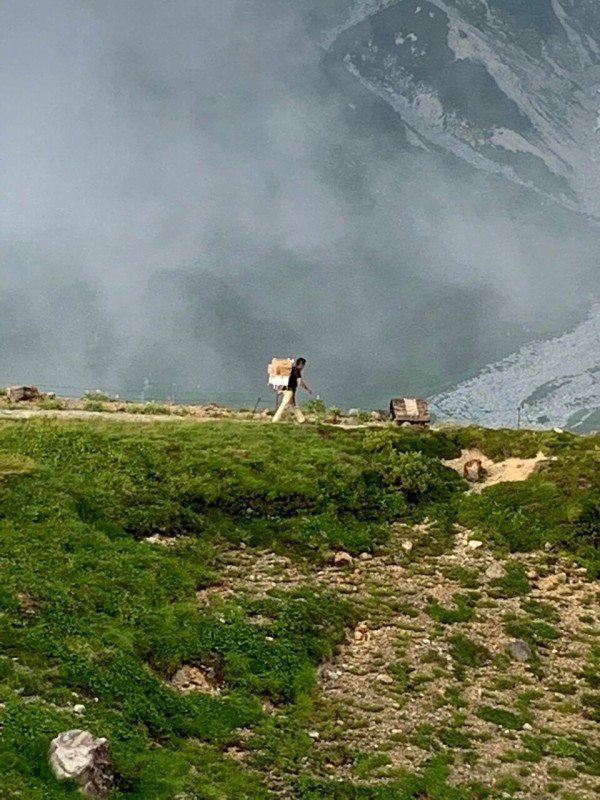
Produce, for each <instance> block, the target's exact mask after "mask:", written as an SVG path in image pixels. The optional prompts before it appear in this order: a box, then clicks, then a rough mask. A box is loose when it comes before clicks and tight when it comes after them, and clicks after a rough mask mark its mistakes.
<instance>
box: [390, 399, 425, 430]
mask: <svg viewBox="0 0 600 800" xmlns="http://www.w3.org/2000/svg"><path fill="white" fill-rule="evenodd" d="M390 416H391V418H392V419H393V420H394V422H396V423H397V424H398V425H403V424H404V423H408V424H410V425H429V423H430V422H431V413H430V411H429V404H428V403H427V400H423V399H422V398H420V397H419V398H414V397H396V398H394V399H392V400H390Z"/></svg>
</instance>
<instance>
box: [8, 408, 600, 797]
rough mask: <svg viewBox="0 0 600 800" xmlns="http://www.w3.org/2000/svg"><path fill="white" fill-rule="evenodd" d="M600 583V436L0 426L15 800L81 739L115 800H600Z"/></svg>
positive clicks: (32, 792) (50, 781)
mask: <svg viewBox="0 0 600 800" xmlns="http://www.w3.org/2000/svg"><path fill="white" fill-rule="evenodd" d="M468 448H479V449H480V450H481V451H482V452H484V453H486V455H488V456H489V457H490V458H493V459H495V460H502V459H504V458H507V457H509V456H518V457H522V458H530V457H532V456H534V455H536V454H537V453H538V452H539V451H540V450H541V451H543V452H544V454H545V455H547V456H548V459H549V460H548V461H547V462H543V463H542V464H541V465H540V466H539V468H538V470H537V471H536V472H535V474H533V475H531V476H530V477H529V478H528V479H527V480H525V481H522V482H519V483H503V484H498V485H495V486H491V487H489V488H487V489H484V490H483V491H482V492H480V493H472V492H469V491H468V489H469V486H468V484H466V483H465V482H464V481H462V480H461V478H460V477H459V475H458V474H457V473H456V472H454V471H453V470H451V469H448V468H447V467H445V466H444V465H443V463H442V461H443V460H446V459H452V458H456V457H457V456H459V455H460V453H461V451H462V450H463V449H468ZM551 459H554V460H551ZM473 540H479V541H480V542H481V543H482V544H481V546H477V547H471V544H472V543H473ZM339 550H344V551H347V552H348V553H350V554H351V555H352V556H353V557H354V563H353V564H352V565H350V566H348V567H345V568H337V567H334V566H332V563H331V562H332V556H333V554H334V553H335V552H336V551H339ZM492 566H493V567H495V568H496V572H493V571H490V568H491V567H492ZM584 570H585V572H584ZM488 572H489V575H488V574H487V573H488ZM599 573H600V438H599V437H586V438H577V437H574V436H571V435H568V434H558V433H532V432H527V431H485V430H481V429H475V428H473V429H471V428H465V429H456V430H447V431H438V432H417V431H410V430H409V431H404V430H399V429H393V428H384V427H380V428H373V429H371V428H364V429H358V430H339V429H337V428H335V427H332V426H329V425H318V424H312V425H307V426H303V427H295V426H293V425H282V426H273V425H270V424H261V423H259V422H250V421H247V422H243V421H233V420H231V421H229V420H221V421H215V422H203V423H202V424H199V423H197V422H194V421H187V422H186V421H170V422H169V423H168V424H164V423H163V424H161V423H141V422H140V423H135V422H127V423H123V422H119V421H116V420H115V421H106V420H98V421H74V420H68V419H64V420H62V419H56V420H48V419H31V420H26V421H23V420H20V421H3V422H1V423H0V787H1V789H0V796H1V797H2V798H4V797H6V798H13V797H14V798H17V797H19V798H26V800H59V798H67V797H75V796H77V790H76V789H75V787H73V786H70V785H68V784H65V783H60V782H58V781H57V780H56V779H55V778H54V777H53V776H52V774H51V771H50V769H49V767H48V762H47V752H48V747H49V743H50V741H51V739H52V738H53V737H54V736H56V735H57V734H58V733H59V732H60V731H63V730H66V729H69V728H75V727H79V728H85V729H87V730H90V731H91V732H93V733H94V734H96V735H98V736H105V737H107V738H108V740H109V742H110V745H111V750H112V756H113V761H114V770H115V776H116V797H117V798H140V799H141V798H144V800H175V798H179V799H180V800H221V798H222V799H223V800H225V799H226V798H232V800H233V798H248V800H250V799H251V800H259V799H262V798H265V800H266V798H275V797H289V798H300V800H307V799H308V798H311V799H312V798H340V799H341V798H344V799H345V798H364V799H365V800H371V799H372V800H388V798H389V799H391V798H398V800H403V799H404V798H407V799H409V798H414V799H415V800H416V799H417V798H420V799H421V800H423V799H424V798H432V800H454V799H456V800H469V799H470V798H485V797H490V798H492V797H512V796H515V797H532V796H536V795H535V794H534V793H533V789H535V791H536V792H537V793H538V795H539V796H540V797H547V796H556V797H562V798H563V799H564V800H568V798H569V797H572V796H577V797H579V798H582V797H585V796H586V792H589V793H590V794H589V796H590V797H592V796H594V794H593V793H594V792H595V790H596V788H597V787H598V786H600V741H598V739H597V738H596V736H595V726H597V724H598V721H600V679H599V678H598V674H597V667H598V665H599V664H600V646H599V637H600V617H599V615H598V610H597V600H598V595H597V589H596V584H595V582H594V581H595V579H596V578H597V577H598V574H599ZM547 577H550V578H551V579H553V578H556V585H555V586H554V585H552V586H546V584H544V580H545V579H546V578H547ZM512 639H520V640H524V641H526V642H527V643H528V644H529V646H530V648H531V658H530V659H529V661H528V662H527V663H525V664H522V663H516V662H513V661H511V660H510V658H509V656H508V655H507V654H506V652H505V644H506V642H507V641H510V640H512ZM182 669H183V670H184V671H185V670H186V669H194V670H196V671H197V673H201V674H202V675H204V676H206V682H205V683H203V684H202V685H200V684H198V685H197V686H195V687H194V686H193V685H192V686H188V689H192V690H190V691H181V687H179V688H178V686H177V685H175V684H176V683H177V681H176V680H175V681H174V678H175V677H176V676H177V675H178V674H181V670H182ZM194 688H196V689H197V691H193V689H194ZM418 715H420V723H418V724H417V723H416V722H415V720H416V718H417V716H418ZM565 720H566V722H565ZM407 754H409V755H410V757H408V756H407Z"/></svg>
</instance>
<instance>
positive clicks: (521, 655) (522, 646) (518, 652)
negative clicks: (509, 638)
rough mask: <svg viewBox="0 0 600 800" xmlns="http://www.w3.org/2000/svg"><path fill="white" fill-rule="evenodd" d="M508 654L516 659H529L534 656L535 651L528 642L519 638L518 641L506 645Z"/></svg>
mask: <svg viewBox="0 0 600 800" xmlns="http://www.w3.org/2000/svg"><path fill="white" fill-rule="evenodd" d="M506 649H507V651H508V654H509V655H510V656H511V658H512V659H514V660H515V661H521V662H524V661H529V659H530V658H531V657H532V656H533V652H532V650H531V647H530V646H529V645H528V644H527V642H523V641H520V640H517V641H516V642H511V643H510V644H509V645H507V647H506Z"/></svg>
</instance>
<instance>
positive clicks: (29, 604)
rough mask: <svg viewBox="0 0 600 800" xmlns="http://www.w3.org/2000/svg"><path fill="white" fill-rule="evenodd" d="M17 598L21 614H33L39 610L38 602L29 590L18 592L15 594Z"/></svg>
mask: <svg viewBox="0 0 600 800" xmlns="http://www.w3.org/2000/svg"><path fill="white" fill-rule="evenodd" d="M17 600H18V601H19V608H20V609H21V611H22V612H23V614H26V615H27V616H28V617H32V616H35V614H37V613H38V611H39V610H40V608H39V606H38V604H37V603H36V601H35V600H34V598H33V597H32V596H31V595H30V594H29V592H19V593H18V594H17Z"/></svg>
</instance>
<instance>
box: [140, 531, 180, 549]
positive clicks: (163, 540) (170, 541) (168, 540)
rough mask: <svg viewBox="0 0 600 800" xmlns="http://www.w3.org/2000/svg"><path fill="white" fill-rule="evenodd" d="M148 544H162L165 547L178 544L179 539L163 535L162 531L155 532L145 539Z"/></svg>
mask: <svg viewBox="0 0 600 800" xmlns="http://www.w3.org/2000/svg"><path fill="white" fill-rule="evenodd" d="M144 541H145V542H148V544H160V545H162V546H163V547H173V545H174V544H177V539H176V538H175V537H173V536H161V535H160V533H154V534H153V535H152V536H146V538H145V539H144Z"/></svg>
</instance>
